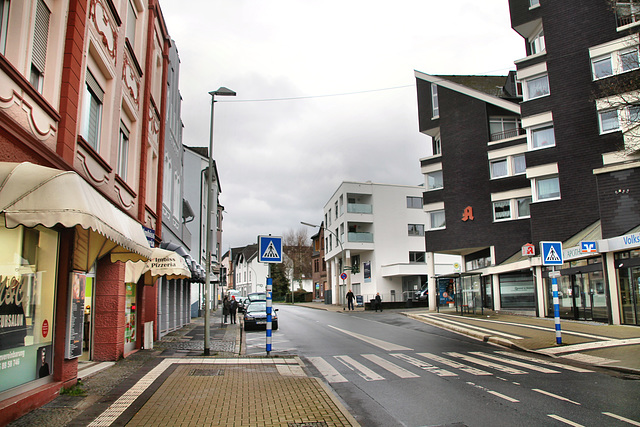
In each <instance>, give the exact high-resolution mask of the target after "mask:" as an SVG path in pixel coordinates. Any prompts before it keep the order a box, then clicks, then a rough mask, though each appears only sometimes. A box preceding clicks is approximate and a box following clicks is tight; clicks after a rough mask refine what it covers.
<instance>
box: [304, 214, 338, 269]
mask: <svg viewBox="0 0 640 427" xmlns="http://www.w3.org/2000/svg"><path fill="white" fill-rule="evenodd" d="M300 224H302V225H306V226H307V227H313V228H321V229H323V230H327V231H328V232H329V233H331V234H332V235H334V236H336V240H337V241H338V244H339V245H340V258H341V260H342V271H341V272H340V273H342V272H343V271H345V270H347V268H346V265H345V262H344V247H343V246H342V242H341V241H340V238H339V237H338V235H337V234H336V233H334V232H333V231H331V230H329V229H328V228H327V227H325V226H323V225H316V224H311V223H308V222H304V221H300Z"/></svg>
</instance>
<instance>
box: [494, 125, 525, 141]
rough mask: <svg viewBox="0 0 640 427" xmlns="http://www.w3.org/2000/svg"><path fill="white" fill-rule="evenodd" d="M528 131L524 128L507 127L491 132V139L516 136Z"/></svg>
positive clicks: (497, 139) (498, 139) (496, 139)
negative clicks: (500, 130)
mask: <svg viewBox="0 0 640 427" xmlns="http://www.w3.org/2000/svg"><path fill="white" fill-rule="evenodd" d="M525 133H526V131H525V130H524V129H523V128H515V129H507V130H503V131H502V132H495V133H492V134H491V141H500V140H501V139H507V138H514V137H516V136H520V135H524V134H525Z"/></svg>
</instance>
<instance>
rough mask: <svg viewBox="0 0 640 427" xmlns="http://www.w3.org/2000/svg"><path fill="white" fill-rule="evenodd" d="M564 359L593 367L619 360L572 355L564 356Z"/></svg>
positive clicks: (587, 355) (580, 354) (588, 355)
mask: <svg viewBox="0 0 640 427" xmlns="http://www.w3.org/2000/svg"><path fill="white" fill-rule="evenodd" d="M560 357H562V358H563V359H569V360H575V361H576V362H582V363H589V364H591V365H608V364H609V363H616V362H619V360H614V359H607V358H604V357H599V356H591V355H590V354H582V353H571V354H564V355H562V356H560Z"/></svg>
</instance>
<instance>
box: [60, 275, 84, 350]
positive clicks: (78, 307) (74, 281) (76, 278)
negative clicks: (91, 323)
mask: <svg viewBox="0 0 640 427" xmlns="http://www.w3.org/2000/svg"><path fill="white" fill-rule="evenodd" d="M86 278H87V276H86V274H85V273H84V272H81V271H72V272H71V277H70V281H69V282H70V283H69V310H68V313H69V315H68V316H67V343H66V348H65V357H66V358H67V359H75V358H76V357H79V356H80V355H81V354H82V339H83V333H84V288H85V284H86Z"/></svg>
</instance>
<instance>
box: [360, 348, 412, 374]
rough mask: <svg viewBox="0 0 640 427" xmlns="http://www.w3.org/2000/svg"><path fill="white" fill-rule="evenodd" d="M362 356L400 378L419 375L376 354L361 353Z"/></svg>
mask: <svg viewBox="0 0 640 427" xmlns="http://www.w3.org/2000/svg"><path fill="white" fill-rule="evenodd" d="M362 357H364V358H365V359H367V360H370V361H371V362H373V363H375V364H376V365H378V366H380V367H381V368H384V369H386V370H387V371H389V372H391V373H392V374H395V375H397V376H399V377H400V378H419V377H420V375H417V374H414V373H413V372H411V371H409V370H406V369H404V368H401V367H400V366H398V365H396V364H395V363H391V362H389V361H388V360H386V359H383V358H382V357H380V356H378V355H376V354H363V355H362Z"/></svg>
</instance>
